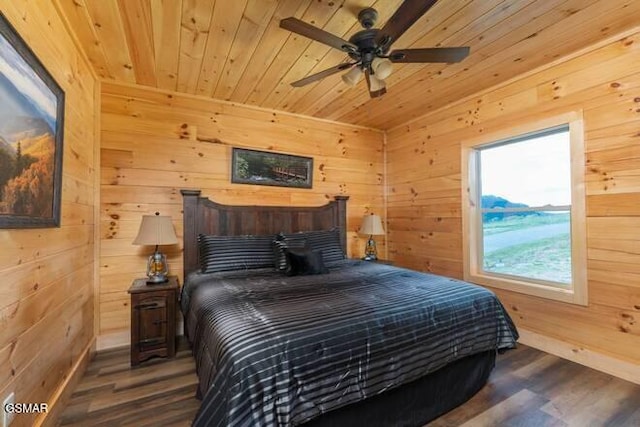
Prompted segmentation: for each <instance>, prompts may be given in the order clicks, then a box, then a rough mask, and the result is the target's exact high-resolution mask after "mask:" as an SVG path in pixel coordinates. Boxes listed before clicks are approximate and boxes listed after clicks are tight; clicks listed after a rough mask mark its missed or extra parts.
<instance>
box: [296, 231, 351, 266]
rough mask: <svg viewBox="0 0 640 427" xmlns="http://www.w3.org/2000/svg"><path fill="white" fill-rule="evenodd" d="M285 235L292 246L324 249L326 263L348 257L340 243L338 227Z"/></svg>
mask: <svg viewBox="0 0 640 427" xmlns="http://www.w3.org/2000/svg"><path fill="white" fill-rule="evenodd" d="M283 236H284V241H285V242H286V243H287V245H288V246H290V247H301V246H306V247H308V248H309V249H313V250H318V251H322V259H323V261H324V262H325V263H330V262H335V261H341V260H343V259H345V258H346V255H345V254H344V251H343V250H342V244H341V243H340V231H339V230H338V229H337V228H332V229H330V230H321V231H304V232H300V233H291V234H284V235H283Z"/></svg>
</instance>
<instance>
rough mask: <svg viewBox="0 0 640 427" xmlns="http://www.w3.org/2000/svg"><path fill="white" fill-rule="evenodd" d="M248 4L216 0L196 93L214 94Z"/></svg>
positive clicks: (239, 0)
mask: <svg viewBox="0 0 640 427" xmlns="http://www.w3.org/2000/svg"><path fill="white" fill-rule="evenodd" d="M246 6H247V0H234V1H218V2H216V5H215V6H214V8H213V15H212V17H211V24H210V27H209V34H208V36H207V42H206V47H205V50H204V54H203V57H202V65H201V68H200V73H199V77H198V83H197V86H196V91H195V93H196V94H198V95H206V96H211V95H212V94H213V91H214V90H215V87H216V86H217V85H218V81H219V80H220V74H221V73H222V70H223V69H224V66H225V64H226V62H227V60H228V56H229V50H230V49H231V45H232V43H233V40H234V38H235V36H236V33H237V31H238V27H239V24H240V21H241V19H242V16H243V14H244V11H245V9H246Z"/></svg>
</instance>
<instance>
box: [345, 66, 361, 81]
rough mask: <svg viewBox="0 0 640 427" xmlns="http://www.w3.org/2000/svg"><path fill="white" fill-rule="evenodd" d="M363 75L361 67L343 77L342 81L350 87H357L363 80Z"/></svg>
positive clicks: (353, 69)
mask: <svg viewBox="0 0 640 427" xmlns="http://www.w3.org/2000/svg"><path fill="white" fill-rule="evenodd" d="M362 74H363V73H362V69H361V68H360V67H353V68H352V69H350V70H349V71H348V72H346V73H344V74H343V75H342V81H343V82H345V83H346V84H348V85H349V86H355V85H357V84H358V82H359V81H360V79H361V78H362Z"/></svg>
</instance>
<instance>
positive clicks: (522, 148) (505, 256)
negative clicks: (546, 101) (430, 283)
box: [463, 114, 587, 304]
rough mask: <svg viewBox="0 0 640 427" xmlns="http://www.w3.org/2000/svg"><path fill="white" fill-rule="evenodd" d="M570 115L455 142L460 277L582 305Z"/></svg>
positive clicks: (579, 142)
mask: <svg viewBox="0 0 640 427" xmlns="http://www.w3.org/2000/svg"><path fill="white" fill-rule="evenodd" d="M583 145H584V144H583V136H582V121H581V119H580V117H579V115H578V114H570V115H564V116H561V117H555V118H553V119H549V120H545V121H542V122H538V123H534V124H531V125H528V126H521V127H519V128H517V129H510V130H507V131H504V132H500V133H495V134H493V135H488V136H485V137H483V138H481V139H478V140H474V141H470V142H469V143H467V144H463V179H464V181H465V186H464V188H465V189H466V191H465V192H464V193H463V199H464V200H463V206H464V209H463V224H464V229H465V278H466V279H467V280H469V281H472V282H476V283H480V284H483V285H488V286H494V287H498V288H503V289H508V290H512V291H516V292H522V293H527V294H532V295H537V296H541V297H545V298H552V299H557V300H561V301H566V302H572V303H577V304H586V301H587V299H586V245H585V240H586V237H585V209H584V205H585V200H584V190H583V187H584V178H583V176H584V148H583Z"/></svg>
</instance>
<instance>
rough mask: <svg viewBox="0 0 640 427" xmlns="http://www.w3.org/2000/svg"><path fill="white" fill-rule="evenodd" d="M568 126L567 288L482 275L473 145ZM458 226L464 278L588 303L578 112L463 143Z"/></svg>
mask: <svg viewBox="0 0 640 427" xmlns="http://www.w3.org/2000/svg"><path fill="white" fill-rule="evenodd" d="M566 124H568V125H569V135H570V153H571V269H572V270H571V275H572V283H571V284H570V285H569V286H567V287H566V288H561V287H559V286H558V284H554V283H552V282H546V281H544V280H534V279H528V280H524V279H520V278H519V277H515V276H507V275H500V274H496V273H492V274H487V273H485V272H483V271H482V269H481V266H479V265H478V259H479V256H478V254H479V253H481V252H480V251H481V250H482V249H481V248H482V246H481V245H482V242H481V241H480V239H481V236H482V233H481V232H480V229H479V227H480V226H481V224H480V220H479V218H480V209H481V204H480V202H479V198H478V194H477V192H478V191H477V188H478V186H477V185H476V182H475V180H476V179H477V176H478V174H477V164H476V162H477V156H476V153H477V151H476V148H478V147H480V146H483V145H486V144H490V143H492V142H495V141H500V140H506V139H509V138H515V137H517V136H520V135H524V134H527V133H533V132H537V131H542V130H545V129H549V128H552V127H556V126H560V125H566ZM461 145H462V164H461V171H462V231H463V239H462V241H463V252H464V256H463V263H464V264H463V267H464V279H465V280H466V281H469V282H473V283H477V284H480V285H483V286H489V287H495V288H499V289H505V290H508V291H513V292H519V293H523V294H527V295H533V296H537V297H541V298H548V299H552V300H557V301H563V302H567V303H572V304H579V305H587V304H588V295H587V232H586V215H587V211H586V197H585V178H584V177H585V150H584V123H583V118H582V111H572V112H568V113H565V114H560V115H557V116H553V117H548V118H544V119H541V120H536V121H532V122H529V123H525V124H522V125H517V126H511V127H507V128H504V129H500V130H496V131H493V132H490V133H487V134H484V135H482V136H479V137H476V138H472V139H468V140H465V141H463V142H462V144H461Z"/></svg>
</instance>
